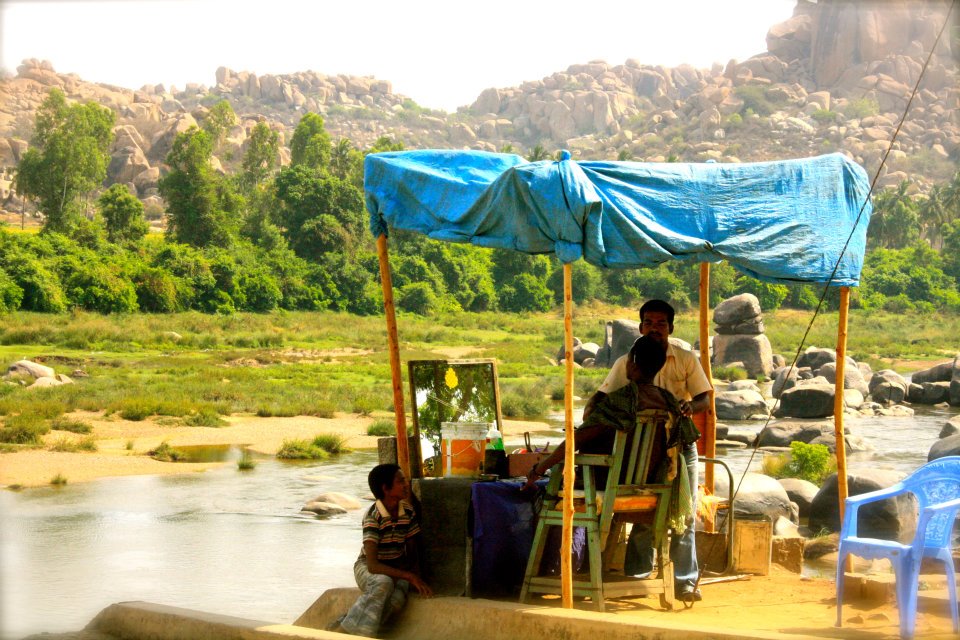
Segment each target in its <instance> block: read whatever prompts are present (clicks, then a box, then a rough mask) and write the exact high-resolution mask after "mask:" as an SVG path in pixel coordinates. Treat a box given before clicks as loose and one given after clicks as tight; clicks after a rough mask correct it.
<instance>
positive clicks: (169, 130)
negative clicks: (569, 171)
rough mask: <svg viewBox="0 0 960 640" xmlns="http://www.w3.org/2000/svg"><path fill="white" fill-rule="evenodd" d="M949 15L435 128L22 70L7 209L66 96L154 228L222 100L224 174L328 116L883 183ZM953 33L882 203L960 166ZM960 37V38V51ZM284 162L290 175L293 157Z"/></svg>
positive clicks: (781, 34)
mask: <svg viewBox="0 0 960 640" xmlns="http://www.w3.org/2000/svg"><path fill="white" fill-rule="evenodd" d="M948 4H949V3H947V2H943V1H933V0H931V1H913V0H901V1H896V0H889V1H886V0H884V1H881V2H856V3H853V2H846V1H842V0H820V1H819V2H816V3H813V2H807V1H806V0H799V1H798V3H797V6H796V8H795V10H794V14H793V16H792V17H791V18H790V19H789V20H787V21H785V22H783V23H780V24H776V25H773V26H772V27H771V28H770V30H769V32H768V34H767V51H766V52H763V53H760V54H758V55H756V56H753V57H752V58H750V59H748V60H744V61H742V62H740V61H736V60H731V61H730V62H728V63H727V64H726V65H714V67H713V68H711V69H696V68H693V67H691V66H688V65H682V66H679V67H674V68H667V67H662V66H651V65H645V64H643V63H642V62H640V61H637V60H627V61H626V62H624V63H623V64H618V65H611V64H608V63H607V62H604V61H591V62H587V63H584V64H576V65H572V66H570V67H569V68H568V69H566V70H565V71H558V72H556V73H554V74H552V75H550V76H548V77H545V78H543V79H541V80H531V81H528V82H525V83H523V84H522V85H521V86H519V87H506V88H488V89H485V90H484V91H482V92H481V93H480V95H479V96H478V98H477V99H476V101H475V102H474V103H473V104H471V105H469V106H464V107H461V108H460V109H458V111H457V113H455V114H448V113H445V112H442V111H433V110H430V109H426V108H424V107H421V106H420V105H417V104H416V103H415V102H414V101H413V100H411V99H410V98H408V97H405V96H402V95H399V94H395V93H393V91H392V87H391V84H390V83H389V82H388V81H385V80H378V79H375V78H370V77H354V76H346V75H326V74H322V73H318V72H315V71H304V72H300V73H295V74H287V75H270V74H267V75H261V76H257V75H256V74H253V73H248V72H244V71H240V72H237V71H234V70H231V69H227V68H225V67H221V68H219V69H217V71H216V77H215V83H214V84H213V85H212V86H210V87H207V86H202V85H188V86H186V87H184V88H183V89H178V88H175V87H170V88H169V89H168V88H166V87H164V86H163V85H158V86H144V87H142V88H141V89H139V90H130V89H125V88H121V87H115V86H110V85H105V84H96V83H90V82H85V81H83V80H82V79H81V78H79V77H77V76H76V75H73V74H59V73H57V72H56V71H55V70H54V69H53V68H52V66H51V65H50V64H49V63H47V62H42V61H37V60H25V61H24V62H23V64H21V65H20V66H19V67H18V68H17V75H16V76H14V77H10V78H3V79H2V80H0V167H7V170H5V171H4V172H3V174H2V176H0V205H2V206H3V207H4V208H5V209H7V210H8V211H18V212H19V211H20V207H21V203H20V202H19V201H18V200H17V198H16V196H15V195H14V194H12V193H11V192H10V184H9V178H10V176H11V171H10V170H9V169H10V168H12V167H15V166H16V164H17V162H18V161H19V158H20V156H21V155H22V154H23V152H24V150H25V149H26V148H27V145H28V142H27V141H28V140H29V139H30V135H31V131H32V125H33V115H34V112H35V110H36V108H37V106H38V105H39V104H40V103H41V102H42V100H43V99H44V98H45V97H46V95H47V92H48V91H49V90H50V89H51V88H53V87H57V88H60V89H62V90H63V91H64V92H65V93H66V95H67V97H68V98H70V99H72V100H81V101H87V100H93V101H96V102H99V103H101V104H104V105H106V106H109V107H110V108H112V109H114V110H115V111H116V112H117V114H118V119H117V123H118V126H117V130H116V133H117V135H116V141H115V143H114V147H113V158H112V161H111V164H110V169H109V177H108V184H112V183H115V182H120V183H127V184H129V185H130V186H131V189H135V190H136V192H137V194H138V195H139V197H141V198H142V199H144V201H145V202H146V204H147V207H148V211H153V212H155V213H157V212H160V211H162V208H163V203H162V201H161V200H160V198H159V195H158V192H157V180H158V179H159V177H160V175H161V172H162V171H163V170H164V167H163V160H164V158H165V156H166V154H167V152H168V151H169V149H170V146H171V144H172V142H173V139H174V137H175V136H176V134H177V133H179V132H181V131H185V130H186V129H187V128H189V127H190V126H191V125H193V124H196V122H197V120H198V119H201V118H202V117H203V114H204V112H205V111H206V109H207V108H208V107H209V106H211V105H213V104H215V103H216V102H217V101H219V100H221V99H224V98H225V99H227V100H229V101H230V103H231V105H232V106H233V108H234V110H235V111H236V113H237V114H238V115H239V116H240V123H239V124H238V126H236V127H234V129H233V130H232V131H231V132H230V134H229V137H228V140H227V144H225V145H224V146H223V147H222V148H221V150H220V157H219V159H218V162H222V163H224V164H230V163H233V162H237V161H238V160H239V158H240V156H241V154H242V150H243V146H244V142H245V140H246V138H247V134H248V132H249V131H250V130H251V129H252V128H253V126H254V125H255V124H256V123H257V122H260V121H266V122H268V123H269V124H270V125H271V126H272V127H274V128H275V129H276V130H278V131H280V132H281V133H282V134H283V135H284V137H285V138H286V139H289V135H290V134H291V133H292V129H293V127H295V126H296V124H297V122H299V120H300V118H301V117H302V116H303V114H304V113H306V112H308V111H314V112H317V113H320V114H321V115H323V117H324V119H325V121H326V126H327V129H328V131H329V132H330V134H331V137H332V138H333V139H334V140H337V139H338V138H349V139H350V141H351V142H352V143H353V144H355V145H356V146H357V147H360V148H363V147H366V146H369V145H370V144H371V143H372V142H373V141H374V140H376V139H377V138H378V137H380V136H391V137H393V138H396V139H398V140H400V141H401V142H403V143H404V144H405V146H406V147H407V148H426V147H441V148H468V149H483V150H489V151H497V150H500V149H502V148H504V147H510V148H512V149H513V150H514V151H515V152H517V153H522V154H527V153H529V152H530V150H531V149H533V148H534V147H535V146H537V145H540V147H541V148H542V149H544V150H546V151H547V152H549V153H551V154H552V153H553V151H555V150H556V149H560V148H566V149H569V150H571V152H572V153H573V155H574V157H575V158H578V159H611V160H612V159H621V160H638V161H652V162H658V161H667V160H681V161H705V160H711V159H712V160H716V161H719V162H742V161H757V160H771V159H781V158H789V157H802V156H808V155H815V154H819V153H826V152H831V151H842V152H844V153H846V154H848V155H849V156H850V157H852V158H854V159H855V160H856V161H857V162H860V163H861V164H862V165H863V166H864V167H865V168H866V169H867V171H868V172H869V173H870V174H871V175H873V173H874V172H876V171H877V169H878V167H879V166H880V160H881V157H882V155H883V153H884V152H885V151H886V149H887V146H888V144H889V141H890V139H891V137H892V136H893V133H894V130H895V129H896V126H897V124H898V123H899V121H900V118H901V116H902V114H903V112H904V110H905V108H906V106H907V101H908V99H909V97H910V95H911V93H912V90H913V87H914V85H915V84H916V82H917V79H918V78H919V76H920V72H921V69H922V67H923V65H924V63H925V61H926V60H927V56H928V55H929V54H930V48H931V46H932V45H933V42H934V40H935V38H936V35H937V33H938V32H939V30H940V28H941V26H942V25H943V22H944V19H945V17H946V14H947V7H948ZM949 36H950V29H948V30H947V31H946V32H945V34H944V37H943V38H942V39H941V41H940V43H939V45H938V46H937V48H936V50H935V51H934V52H933V55H932V57H931V58H930V62H929V65H928V67H927V69H926V71H925V73H924V77H923V81H922V82H921V83H920V89H919V91H918V92H917V94H916V96H915V98H914V100H913V103H912V105H911V108H910V112H909V115H908V117H907V119H906V121H905V122H904V124H903V127H902V129H901V130H900V132H899V134H898V137H897V142H896V143H895V144H894V147H893V151H892V153H891V154H890V157H889V158H888V161H887V165H886V166H885V167H884V168H883V170H882V175H881V178H880V182H879V186H881V187H882V186H892V185H896V184H899V183H900V182H901V181H903V180H906V179H909V180H910V181H911V183H912V185H913V186H912V187H911V188H912V189H913V190H915V191H916V190H920V191H923V190H925V189H926V188H927V187H928V186H929V185H930V184H931V183H932V182H936V181H944V180H946V179H947V178H948V177H949V176H950V175H952V173H953V172H954V171H956V169H957V166H958V165H960V123H958V116H957V114H958V105H960V103H958V100H960V88H958V53H960V44H958V42H957V40H956V39H954V40H953V41H951V40H950V37H949ZM955 37H956V36H955V32H954V38H955ZM282 160H286V158H282Z"/></svg>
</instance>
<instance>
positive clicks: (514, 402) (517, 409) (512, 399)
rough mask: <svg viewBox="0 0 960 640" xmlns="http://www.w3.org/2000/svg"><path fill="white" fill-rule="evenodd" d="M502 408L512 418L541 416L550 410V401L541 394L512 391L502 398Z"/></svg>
mask: <svg viewBox="0 0 960 640" xmlns="http://www.w3.org/2000/svg"><path fill="white" fill-rule="evenodd" d="M500 408H501V410H502V411H503V414H504V415H505V416H510V417H511V418H540V417H543V416H544V415H546V413H547V412H548V411H549V410H550V401H549V400H547V398H546V397H544V396H541V395H539V394H531V393H523V392H519V391H512V392H509V393H505V394H504V395H503V397H502V398H501V399H500Z"/></svg>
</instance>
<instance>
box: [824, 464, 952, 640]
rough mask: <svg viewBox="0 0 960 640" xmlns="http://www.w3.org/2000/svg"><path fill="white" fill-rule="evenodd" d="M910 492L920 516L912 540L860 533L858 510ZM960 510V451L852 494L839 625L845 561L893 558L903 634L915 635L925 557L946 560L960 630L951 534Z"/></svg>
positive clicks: (840, 564) (843, 543) (843, 536)
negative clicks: (852, 557)
mask: <svg viewBox="0 0 960 640" xmlns="http://www.w3.org/2000/svg"><path fill="white" fill-rule="evenodd" d="M907 492H910V493H912V494H913V495H914V496H916V498H917V502H918V503H919V510H920V519H919V520H918V522H917V531H916V534H915V535H914V538H913V541H912V542H910V543H909V544H901V543H899V542H897V541H895V540H881V539H877V538H861V537H859V536H857V512H858V511H859V509H860V507H861V506H863V505H865V504H869V503H871V502H876V501H878V500H884V499H887V498H892V497H894V496H898V495H901V494H903V493H907ZM958 510H960V456H948V457H945V458H939V459H937V460H933V461H932V462H928V463H927V464H925V465H923V466H922V467H920V468H919V469H917V470H916V471H914V472H913V473H912V474H911V475H910V476H909V477H907V478H905V479H904V480H902V481H900V482H898V483H897V484H895V485H893V486H892V487H889V488H887V489H881V490H879V491H871V492H870V493H864V494H861V495H858V496H854V497H852V498H847V501H846V512H845V515H844V519H843V527H842V528H841V531H840V550H839V554H838V556H837V626H838V627H839V626H841V623H842V607H843V579H844V573H845V572H844V564H845V560H846V557H847V555H849V554H853V555H856V556H859V557H861V558H867V559H871V560H876V559H880V558H886V559H888V560H890V563H891V564H892V565H893V569H894V572H895V575H896V580H897V583H896V590H897V608H898V609H899V610H900V637H901V638H912V637H913V629H914V623H915V622H916V617H917V587H918V582H919V575H920V562H921V561H922V560H923V559H924V558H930V559H933V560H938V561H940V562H942V563H943V566H944V568H945V572H946V574H947V590H948V593H949V595H950V597H949V606H950V615H951V617H952V618H953V630H954V632H960V621H958V619H957V618H958V615H957V587H956V582H957V576H956V569H955V567H954V565H953V555H952V553H951V549H950V543H951V541H950V537H951V535H952V533H953V525H954V521H955V520H956V516H957V511H958Z"/></svg>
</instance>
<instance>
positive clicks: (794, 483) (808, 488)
mask: <svg viewBox="0 0 960 640" xmlns="http://www.w3.org/2000/svg"><path fill="white" fill-rule="evenodd" d="M777 482H779V483H780V486H782V487H783V490H784V491H786V492H787V497H788V498H790V501H791V502H793V503H795V504H796V505H797V507H798V508H799V509H800V517H801V518H806V517H807V516H808V515H810V505H811V504H813V499H814V498H815V497H816V495H817V492H818V491H820V487H818V486H817V485H815V484H813V483H812V482H809V481H807V480H801V479H800V478H780V479H779V480H777Z"/></svg>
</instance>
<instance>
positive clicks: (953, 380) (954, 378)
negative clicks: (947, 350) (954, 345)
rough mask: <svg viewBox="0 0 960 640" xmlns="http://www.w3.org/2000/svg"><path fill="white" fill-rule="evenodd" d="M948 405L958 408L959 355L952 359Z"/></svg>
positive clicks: (959, 393) (959, 390)
mask: <svg viewBox="0 0 960 640" xmlns="http://www.w3.org/2000/svg"><path fill="white" fill-rule="evenodd" d="M950 404H952V405H953V406H955V407H958V406H960V354H957V356H956V357H955V358H954V359H953V370H952V372H951V373H950Z"/></svg>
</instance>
